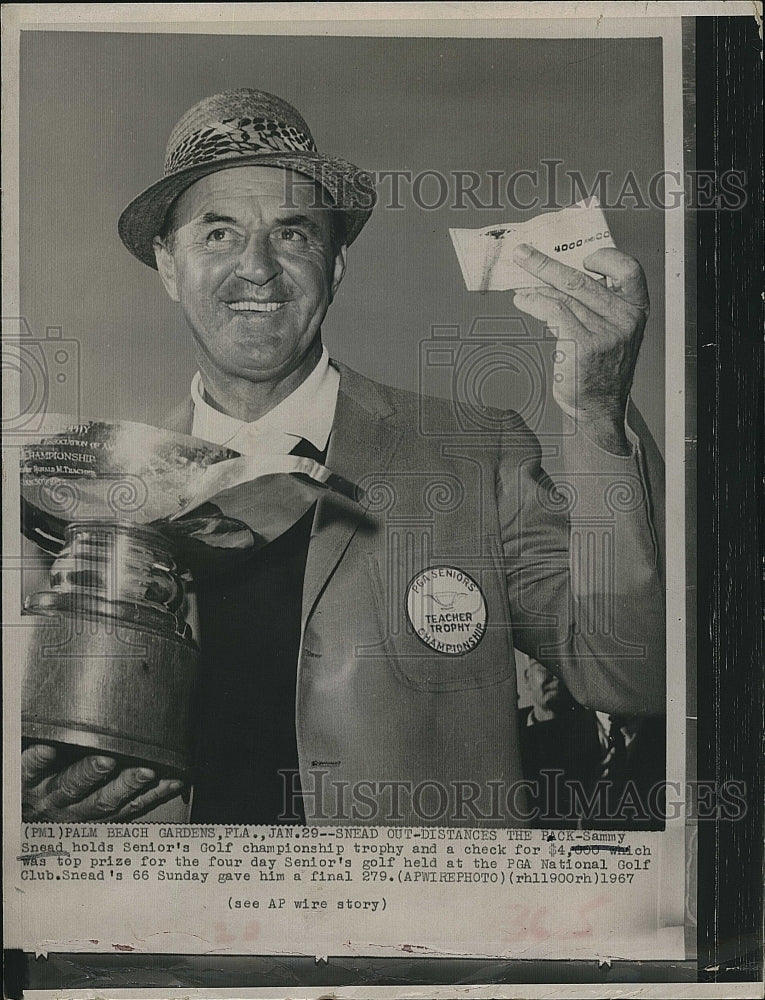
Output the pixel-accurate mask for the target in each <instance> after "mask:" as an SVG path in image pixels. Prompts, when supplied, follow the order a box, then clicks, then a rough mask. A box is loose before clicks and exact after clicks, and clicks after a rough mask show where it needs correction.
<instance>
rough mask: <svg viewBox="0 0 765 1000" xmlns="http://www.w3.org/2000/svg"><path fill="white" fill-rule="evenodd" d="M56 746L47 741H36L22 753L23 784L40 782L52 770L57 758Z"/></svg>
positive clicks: (28, 785) (26, 785) (29, 785)
mask: <svg viewBox="0 0 765 1000" xmlns="http://www.w3.org/2000/svg"><path fill="white" fill-rule="evenodd" d="M56 753H57V751H56V748H55V747H52V746H48V744H47V743H35V744H34V746H31V747H27V749H26V750H25V751H24V752H23V753H22V755H21V784H22V786H24V787H31V786H32V785H37V784H39V783H40V782H41V781H42V780H43V778H44V777H45V776H46V775H47V774H48V773H49V772H50V770H51V768H52V766H53V762H54V760H55V759H56Z"/></svg>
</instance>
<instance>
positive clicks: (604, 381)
mask: <svg viewBox="0 0 765 1000" xmlns="http://www.w3.org/2000/svg"><path fill="white" fill-rule="evenodd" d="M514 257H515V261H516V263H518V264H520V266H521V267H522V268H523V269H524V270H526V271H528V272H529V273H530V274H533V275H534V276H535V277H537V278H539V279H540V281H543V282H545V286H544V287H542V288H529V289H522V290H519V291H517V292H516V293H515V299H514V304H515V306H516V307H517V308H518V309H520V310H521V311H522V312H525V313H528V314H529V315H530V316H533V317H534V318H535V319H539V320H541V321H542V322H543V323H545V325H546V326H548V327H549V328H550V330H551V331H552V333H553V334H554V335H555V336H556V337H557V338H559V339H564V340H569V341H573V342H574V343H575V345H576V351H575V352H571V351H566V350H561V351H559V352H556V356H555V359H554V368H553V395H554V397H555V399H556V401H557V403H558V405H559V406H560V407H561V409H562V410H563V411H564V412H566V413H568V415H569V416H571V417H572V418H573V419H575V420H576V422H577V424H578V426H580V427H581V428H582V430H583V431H584V433H585V434H587V436H588V437H590V438H592V440H594V441H595V442H596V443H598V444H599V445H601V447H603V448H605V449H607V450H608V451H612V452H614V453H616V454H622V455H626V454H629V452H630V447H629V444H628V441H627V437H626V434H625V428H624V416H625V411H626V406H627V397H628V395H629V391H630V388H631V386H632V378H633V376H634V373H635V363H636V361H637V356H638V352H639V350H640V344H641V342H642V339H643V330H644V329H645V324H646V321H647V319H648V313H649V305H650V304H649V299H648V289H647V288H646V281H645V275H644V274H643V269H642V268H641V266H640V264H639V263H638V262H637V261H636V260H635V258H634V257H630V256H628V255H627V254H625V253H622V252H621V251H620V250H616V249H613V248H605V247H604V248H603V249H601V250H596V251H595V252H594V253H591V254H590V255H589V256H587V257H585V259H584V266H585V267H586V268H587V269H588V270H589V271H593V272H595V273H597V274H600V275H605V276H606V277H608V278H610V279H611V287H610V288H607V287H606V286H605V284H603V283H602V281H601V280H597V279H596V278H592V277H590V276H589V275H588V274H585V273H584V272H583V271H578V270H576V269H575V268H572V267H567V266H566V265H565V264H561V263H560V262H559V261H557V260H554V259H553V258H552V257H548V256H546V254H543V253H540V252H539V251H538V250H535V249H534V248H533V247H530V246H528V245H527V244H522V246H521V247H519V248H517V249H516V251H515V255H514ZM572 355H575V356H572Z"/></svg>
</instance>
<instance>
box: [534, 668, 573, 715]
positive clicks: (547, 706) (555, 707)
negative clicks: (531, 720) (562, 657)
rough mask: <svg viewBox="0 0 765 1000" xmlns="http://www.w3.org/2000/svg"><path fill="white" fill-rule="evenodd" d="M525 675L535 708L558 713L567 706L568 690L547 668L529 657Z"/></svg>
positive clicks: (568, 702) (568, 701)
mask: <svg viewBox="0 0 765 1000" xmlns="http://www.w3.org/2000/svg"><path fill="white" fill-rule="evenodd" d="M525 675H526V683H527V684H528V686H529V693H530V694H531V700H532V702H533V703H534V705H535V707H537V708H539V709H542V710H543V711H545V712H558V711H562V710H563V709H564V708H567V707H568V706H569V704H570V700H569V695H568V689H567V688H566V686H565V685H564V684H563V682H562V681H561V680H559V679H558V678H557V677H556V676H555V674H553V673H551V672H550V671H549V670H548V669H547V667H544V666H542V664H541V663H539V662H538V661H537V660H532V659H531V658H530V657H529V662H528V666H527V667H526V669H525Z"/></svg>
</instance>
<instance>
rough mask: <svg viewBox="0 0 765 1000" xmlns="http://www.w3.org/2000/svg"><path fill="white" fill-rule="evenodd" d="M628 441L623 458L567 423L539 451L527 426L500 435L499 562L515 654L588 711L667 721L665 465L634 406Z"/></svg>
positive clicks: (630, 415)
mask: <svg viewBox="0 0 765 1000" xmlns="http://www.w3.org/2000/svg"><path fill="white" fill-rule="evenodd" d="M566 420H567V421H568V418H566ZM635 427H639V428H640V431H641V432H642V433H641V436H639V435H638V434H637V433H636V432H635ZM627 431H628V436H629V439H630V441H631V443H632V446H633V447H632V453H631V455H629V456H626V457H621V456H617V455H612V454H610V453H608V452H605V451H603V450H602V449H601V448H599V447H598V446H597V445H595V444H594V443H593V442H591V441H590V440H589V439H588V438H587V437H586V436H585V435H584V434H582V433H577V431H576V428H575V426H574V424H573V423H572V422H571V421H568V423H567V424H566V425H565V426H564V433H563V434H562V435H561V437H560V438H558V437H556V438H555V439H554V440H553V439H543V440H542V443H540V441H539V440H537V438H536V437H535V436H534V435H533V434H532V432H531V431H530V430H528V428H526V427H525V426H524V427H522V428H519V429H515V430H513V431H512V432H511V433H509V434H507V435H506V436H505V438H504V440H503V443H502V444H501V446H500V457H499V466H498V468H499V474H498V477H497V493H498V501H499V511H500V522H501V523H500V530H501V535H502V555H503V560H504V571H505V574H506V578H507V585H508V594H509V600H510V610H511V616H512V622H513V641H514V644H515V646H516V647H517V648H518V649H520V650H522V651H523V652H525V653H527V654H528V655H529V656H532V657H534V658H535V659H537V660H539V661H540V662H541V663H543V664H545V666H547V667H548V668H549V669H550V670H552V671H553V672H554V673H556V674H557V675H558V676H560V677H561V679H562V680H563V681H564V682H565V683H566V685H567V686H568V688H569V690H570V691H571V693H572V695H573V696H574V698H576V700H577V701H579V702H580V703H581V704H583V705H585V706H587V707H588V708H592V709H596V710H599V711H605V712H609V713H612V714H617V713H618V714H629V715H656V714H662V713H663V712H665V710H666V705H665V658H666V657H665V614H664V606H665V595H664V584H663V575H664V574H663V568H662V567H663V563H662V559H663V552H662V549H663V509H664V508H663V490H664V479H663V464H662V462H661V458H660V455H659V452H658V449H657V448H656V446H655V444H654V442H653V440H652V439H650V436H649V435H647V432H646V430H645V425H644V424H643V422H642V419H640V417H639V414H637V413H636V411H635V410H634V408H633V407H632V406H630V409H629V410H628V418H627Z"/></svg>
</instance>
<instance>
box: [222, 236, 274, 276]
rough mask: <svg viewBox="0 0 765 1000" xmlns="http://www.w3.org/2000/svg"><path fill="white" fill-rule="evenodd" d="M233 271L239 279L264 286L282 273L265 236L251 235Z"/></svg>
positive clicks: (271, 245)
mask: <svg viewBox="0 0 765 1000" xmlns="http://www.w3.org/2000/svg"><path fill="white" fill-rule="evenodd" d="M234 271H235V273H236V275H237V277H239V278H243V279H244V280H245V281H251V282H252V283H253V284H255V285H265V284H268V282H269V281H271V279H272V278H275V277H276V276H277V275H279V274H281V273H282V266H281V264H280V263H279V259H278V257H277V256H276V254H275V252H274V247H273V244H272V243H271V241H270V240H269V238H268V236H267V235H265V234H264V235H260V234H256V235H253V236H252V237H251V238H250V240H249V242H248V243H247V246H246V247H245V248H244V250H243V251H242V253H241V254H240V256H239V260H238V261H237V264H236V267H235V268H234Z"/></svg>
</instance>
